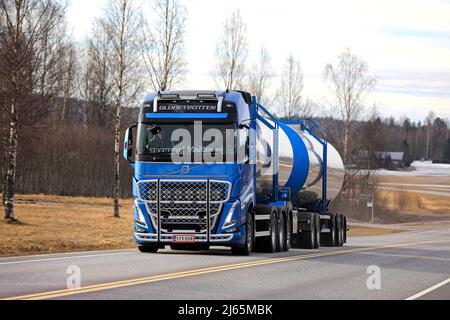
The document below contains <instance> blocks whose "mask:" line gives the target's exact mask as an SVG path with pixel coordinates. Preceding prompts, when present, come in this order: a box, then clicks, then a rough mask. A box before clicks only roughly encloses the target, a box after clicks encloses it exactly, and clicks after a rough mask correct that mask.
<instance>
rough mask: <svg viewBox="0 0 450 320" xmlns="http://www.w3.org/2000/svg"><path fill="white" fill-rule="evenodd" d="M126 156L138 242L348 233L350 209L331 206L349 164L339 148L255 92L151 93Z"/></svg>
mask: <svg viewBox="0 0 450 320" xmlns="http://www.w3.org/2000/svg"><path fill="white" fill-rule="evenodd" d="M221 136H222V138H221ZM124 157H125V158H126V159H127V160H128V161H129V162H130V163H131V165H132V167H133V169H134V177H133V194H134V196H135V198H136V199H135V202H134V217H135V232H134V240H135V242H136V243H137V245H138V247H139V250H140V251H141V252H151V253H156V252H157V251H158V250H159V249H162V248H165V247H166V246H170V247H171V248H172V249H174V250H199V249H209V248H210V247H211V246H225V247H230V248H231V251H232V253H233V254H235V255H249V254H250V253H251V252H253V251H258V252H271V253H272V252H280V251H288V250H289V249H290V248H291V247H295V248H305V249H316V248H319V247H320V246H321V245H322V246H343V245H344V243H346V239H347V220H346V217H345V215H343V214H339V213H335V212H331V211H330V204H331V202H332V201H333V199H334V198H335V197H336V196H337V195H338V193H339V192H340V190H341V188H342V184H343V179H344V173H345V172H344V165H343V162H342V159H341V157H340V155H339V153H338V152H337V151H336V149H335V148H333V146H332V145H330V144H329V143H328V141H327V139H326V135H325V132H323V130H322V128H321V127H320V126H319V125H318V124H317V123H316V122H314V121H313V120H311V119H304V120H299V121H280V120H278V119H277V118H276V117H275V116H273V115H272V114H271V113H270V112H269V111H268V110H267V109H266V108H264V107H263V106H262V105H260V104H259V103H257V101H256V99H255V98H254V97H252V96H251V94H250V93H247V92H242V91H228V90H227V91H167V92H157V93H151V94H149V95H148V96H147V97H146V99H145V101H144V103H143V105H142V107H141V110H140V114H139V120H138V123H137V124H136V125H135V126H133V127H131V128H128V129H127V131H126V135H125V142H124Z"/></svg>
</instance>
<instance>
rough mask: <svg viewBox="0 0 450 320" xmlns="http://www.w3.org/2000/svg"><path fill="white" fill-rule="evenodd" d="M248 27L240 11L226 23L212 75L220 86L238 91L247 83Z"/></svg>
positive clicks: (217, 49) (217, 48)
mask: <svg viewBox="0 0 450 320" xmlns="http://www.w3.org/2000/svg"><path fill="white" fill-rule="evenodd" d="M246 33H247V25H246V24H245V22H244V21H243V19H242V17H241V13H240V11H239V10H237V11H235V12H233V13H232V14H231V16H230V17H229V18H227V20H226V21H225V24H224V30H223V35H222V37H221V38H220V40H219V42H218V44H217V47H216V66H215V69H214V70H213V72H212V74H213V76H214V78H215V80H216V82H217V84H218V85H223V86H225V88H227V89H229V90H233V89H237V88H238V87H240V86H242V85H243V84H244V83H243V82H244V81H245V78H244V77H245V62H246V60H247V54H248V45H247V34H246Z"/></svg>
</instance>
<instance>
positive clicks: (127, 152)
mask: <svg viewBox="0 0 450 320" xmlns="http://www.w3.org/2000/svg"><path fill="white" fill-rule="evenodd" d="M136 128H137V126H136V125H134V126H132V127H130V128H128V129H127V131H126V132H125V139H124V145H123V157H124V158H125V160H127V161H129V162H131V163H132V159H133V142H134V139H133V130H134V129H136Z"/></svg>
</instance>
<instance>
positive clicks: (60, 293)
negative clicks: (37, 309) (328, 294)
mask: <svg viewBox="0 0 450 320" xmlns="http://www.w3.org/2000/svg"><path fill="white" fill-rule="evenodd" d="M447 242H449V241H426V242H413V243H402V244H393V245H385V246H378V247H372V248H358V249H341V250H337V251H329V252H321V253H313V254H305V255H297V256H290V257H284V258H275V259H266V260H257V261H250V262H243V263H236V264H230V265H223V266H217V267H209V268H203V269H196V270H188V271H181V272H175V273H169V274H161V275H155V276H149V277H143V278H136V279H130V280H123V281H115V282H108V283H102V284H95V285H90V286H85V287H81V288H79V289H63V290H56V291H49V292H41V293H36V294H29V295H23V296H17V297H11V298H5V299H0V300H45V299H53V298H60V297H65V296H72V295H78V294H83V293H89V292H96V291H103V290H110V289H117V288H123V287H129V286H135V285H140V284H148V283H153V282H159V281H167V280H173V279H179V278H188V277H194V276H200V275H205V274H211V273H217V272H223V271H230V270H236V269H244V268H251V267H257V266H263V265H270V264H277V263H284V262H291V261H298V260H306V259H312V258H317V257H327V256H335V255H342V254H350V253H358V252H367V251H375V250H381V249H389V248H401V247H412V246H417V245H426V244H436V243H447Z"/></svg>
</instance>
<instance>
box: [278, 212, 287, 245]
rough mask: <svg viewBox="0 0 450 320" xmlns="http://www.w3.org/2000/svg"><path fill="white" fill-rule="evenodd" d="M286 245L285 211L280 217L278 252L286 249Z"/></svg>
mask: <svg viewBox="0 0 450 320" xmlns="http://www.w3.org/2000/svg"><path fill="white" fill-rule="evenodd" d="M285 246H286V220H285V218H284V213H283V212H282V213H280V218H279V219H278V245H277V252H282V251H284V248H285Z"/></svg>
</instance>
